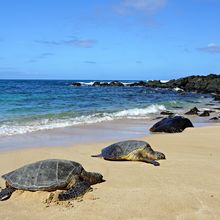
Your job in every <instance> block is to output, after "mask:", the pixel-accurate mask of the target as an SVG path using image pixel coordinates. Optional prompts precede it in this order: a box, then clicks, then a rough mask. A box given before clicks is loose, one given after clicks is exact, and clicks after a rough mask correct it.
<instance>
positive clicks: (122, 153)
mask: <svg viewBox="0 0 220 220" xmlns="http://www.w3.org/2000/svg"><path fill="white" fill-rule="evenodd" d="M92 157H103V158H104V159H106V160H132V161H143V162H147V163H151V164H153V165H154V166H159V165H160V164H159V163H158V162H157V161H155V160H160V159H166V158H165V155H164V154H163V153H161V152H158V151H154V150H153V149H152V148H151V146H150V145H149V144H148V143H147V142H145V141H136V140H128V141H122V142H118V143H115V144H112V145H110V146H108V147H106V148H104V149H102V151H101V154H99V155H92Z"/></svg>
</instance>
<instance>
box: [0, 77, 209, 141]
mask: <svg viewBox="0 0 220 220" xmlns="http://www.w3.org/2000/svg"><path fill="white" fill-rule="evenodd" d="M73 82H81V83H82V85H83V86H80V87H74V86H70V84H71V83H73ZM122 82H123V83H125V85H127V84H128V83H132V82H134V81H122ZM92 83H93V81H91V80H86V81H82V80H0V137H5V136H13V135H20V134H25V133H32V132H37V131H44V130H52V129H56V128H65V127H73V126H77V125H88V124H94V123H103V122H106V121H115V120H119V119H132V120H140V119H141V120H149V119H152V118H153V117H155V116H156V115H158V114H159V113H160V112H161V111H164V110H169V111H174V112H175V113H183V112H184V111H186V110H189V109H190V108H191V107H194V106H204V103H209V102H210V100H211V97H210V96H209V95H204V94H195V93H178V92H176V91H174V90H168V89H157V88H144V87H128V86H124V87H102V86H101V87H95V86H91V85H92Z"/></svg>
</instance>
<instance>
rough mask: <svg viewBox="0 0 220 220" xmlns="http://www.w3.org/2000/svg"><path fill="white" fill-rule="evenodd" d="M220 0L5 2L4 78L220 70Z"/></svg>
mask: <svg viewBox="0 0 220 220" xmlns="http://www.w3.org/2000/svg"><path fill="white" fill-rule="evenodd" d="M219 11H220V1H218V0H182V1H179V0H178V1H177V0H117V1H116V0H109V1H108V0H62V1H61V0H59V1H58V0H19V1H17V0H0V78H1V79H12V78H14V79H172V78H177V77H182V76H186V75H192V74H202V75H203V74H208V73H219V72H220V71H219V70H220V28H219V21H220V13H219Z"/></svg>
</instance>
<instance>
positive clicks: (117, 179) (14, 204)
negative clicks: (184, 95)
mask: <svg viewBox="0 0 220 220" xmlns="http://www.w3.org/2000/svg"><path fill="white" fill-rule="evenodd" d="M142 139H143V140H146V141H148V142H149V143H150V144H151V146H152V148H153V149H155V150H158V151H162V152H163V153H165V155H166V157H167V160H163V161H161V162H160V163H161V166H159V167H154V166H152V165H150V164H146V163H142V162H111V161H105V160H103V159H99V158H92V157H90V155H91V154H96V153H99V152H100V150H101V149H102V147H104V146H106V145H108V144H111V143H112V142H111V141H109V142H108V143H98V144H95V143H92V144H87V145H80V146H72V147H68V148H64V147H56V148H38V149H23V150H17V151H10V152H1V153H0V174H4V173H6V172H8V171H11V170H13V169H15V168H18V167H19V166H22V165H24V164H26V163H31V162H34V161H36V160H42V159H48V158H63V159H70V160H75V161H78V162H80V163H82V165H83V166H84V168H85V169H86V170H88V171H98V172H100V173H102V174H103V176H104V178H105V179H106V182H104V183H101V184H97V185H94V186H93V191H92V192H88V193H87V194H86V195H85V196H84V197H83V200H74V201H71V202H70V203H68V202H66V203H63V204H56V203H51V204H50V205H49V206H48V205H47V204H45V200H46V199H47V198H48V197H49V195H50V193H49V192H27V191H25V192H23V191H16V192H14V193H13V194H12V196H11V198H10V199H9V200H7V201H4V202H0V219H1V220H6V219H9V220H12V219H13V220H16V219H19V220H25V219H32V220H35V219H47V220H50V219H53V220H56V219H169V220H170V219H181V220H182V219H187V220H188V219H189V220H194V219H199V220H200V219H204V220H208V219H210V220H214V219H216V220H217V219H220V126H219V125H218V126H217V125H216V126H210V127H201V128H190V129H186V130H185V131H184V132H183V133H180V134H157V135H151V136H148V137H144V138H142ZM0 186H1V187H4V181H3V179H1V180H0Z"/></svg>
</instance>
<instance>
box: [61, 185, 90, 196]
mask: <svg viewBox="0 0 220 220" xmlns="http://www.w3.org/2000/svg"><path fill="white" fill-rule="evenodd" d="M89 189H91V187H90V184H89V183H88V182H86V181H79V182H77V183H76V184H75V185H74V186H73V187H72V188H70V189H68V190H67V191H66V192H62V193H60V194H59V195H58V198H59V200H68V199H71V198H77V197H79V196H83V195H84V194H85V193H86V192H87V191H88V190H89Z"/></svg>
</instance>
